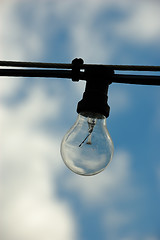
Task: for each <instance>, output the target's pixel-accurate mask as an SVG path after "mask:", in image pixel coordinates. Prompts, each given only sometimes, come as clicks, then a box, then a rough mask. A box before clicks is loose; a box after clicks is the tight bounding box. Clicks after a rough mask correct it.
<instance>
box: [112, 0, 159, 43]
mask: <svg viewBox="0 0 160 240" xmlns="http://www.w3.org/2000/svg"><path fill="white" fill-rule="evenodd" d="M126 10H127V11H128V9H126ZM159 10H160V4H159V2H158V1H141V2H140V1H135V2H134V4H133V2H130V8H129V12H130V14H129V15H128V19H124V20H123V21H121V22H120V23H119V24H117V26H116V28H115V30H116V31H117V32H118V34H119V36H121V37H122V38H124V39H128V40H129V41H130V42H135V43H138V44H145V43H147V44H148V43H154V42H155V41H156V42H158V41H159V37H160V15H159Z"/></svg>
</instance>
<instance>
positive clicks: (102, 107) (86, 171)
mask: <svg viewBox="0 0 160 240" xmlns="http://www.w3.org/2000/svg"><path fill="white" fill-rule="evenodd" d="M76 70H77V71H78V68H76ZM112 73H113V71H108V74H107V78H108V81H107V79H106V75H105V76H104V75H103V71H102V69H101V71H98V68H96V69H95V70H93V69H92V70H90V69H89V68H88V69H86V71H85V74H86V81H87V82H86V88H85V92H84V94H83V99H82V100H81V101H80V102H79V103H78V106H77V113H78V117H77V121H76V122H75V124H74V125H73V126H72V127H71V129H70V130H69V131H68V132H67V133H66V135H65V136H64V138H63V140H62V143H61V156H62V159H63V161H64V163H65V164H66V165H67V167H68V168H69V169H70V170H72V171H73V172H75V173H77V174H80V175H84V176H91V175H95V174H97V173H99V172H101V171H103V170H104V169H105V168H106V167H107V166H108V164H109V163H110V161H111V159H112V156H113V143H112V139H111V137H110V135H109V132H108V130H107V127H106V118H107V117H108V116H109V110H110V108H109V106H108V103H107V100H108V96H107V93H108V86H109V78H110V77H111V75H112ZM76 76H77V74H76ZM77 80H78V79H76V81H77Z"/></svg>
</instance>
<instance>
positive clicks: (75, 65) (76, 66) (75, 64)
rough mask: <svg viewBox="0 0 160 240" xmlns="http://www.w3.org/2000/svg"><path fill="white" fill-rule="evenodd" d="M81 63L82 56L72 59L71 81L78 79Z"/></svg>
mask: <svg viewBox="0 0 160 240" xmlns="http://www.w3.org/2000/svg"><path fill="white" fill-rule="evenodd" d="M83 63H84V61H83V59H82V58H75V59H73V61H72V81H73V82H78V81H79V75H80V69H81V66H82V65H83Z"/></svg>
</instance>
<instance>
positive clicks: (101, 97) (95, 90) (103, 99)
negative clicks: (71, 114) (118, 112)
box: [77, 71, 111, 118]
mask: <svg viewBox="0 0 160 240" xmlns="http://www.w3.org/2000/svg"><path fill="white" fill-rule="evenodd" d="M96 74H97V71H96ZM110 76H111V73H110V74H109V76H108V78H109V77H110ZM97 77H99V78H100V77H101V78H100V80H97V79H98V78H97ZM97 77H96V75H95V76H94V74H93V73H92V76H90V77H88V79H87V82H86V88H85V92H84V94H83V98H82V100H81V101H79V102H78V105H77V113H81V112H90V113H97V114H102V115H104V116H105V117H106V118H107V117H109V111H110V107H109V105H108V102H107V101H108V86H109V81H107V79H106V77H105V78H104V76H99V75H98V76H97Z"/></svg>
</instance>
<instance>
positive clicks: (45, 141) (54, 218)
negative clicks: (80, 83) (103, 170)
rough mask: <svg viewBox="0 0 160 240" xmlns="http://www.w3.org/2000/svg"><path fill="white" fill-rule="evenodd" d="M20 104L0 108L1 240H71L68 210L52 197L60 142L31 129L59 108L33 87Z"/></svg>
mask: <svg viewBox="0 0 160 240" xmlns="http://www.w3.org/2000/svg"><path fill="white" fill-rule="evenodd" d="M37 87H38V86H37ZM55 100H56V99H55ZM57 100H58V99H57ZM19 105H20V106H19ZM19 105H18V106H16V107H15V108H11V109H10V108H7V107H4V106H3V105H1V129H2V131H1V149H2V151H1V164H0V168H1V169H0V172H1V184H2V185H1V192H2V200H1V204H2V206H3V213H2V214H1V224H2V227H3V231H2V233H1V234H2V239H3V240H10V239H13V240H20V239H26V240H28V239H31V240H32V239H34V240H35V239H36V240H39V239H40V240H41V239H42V240H43V239H51V238H52V239H59V240H63V239H76V235H75V234H76V222H75V220H74V217H73V213H72V211H71V208H70V207H69V205H68V204H66V203H63V202H62V201H61V200H60V199H59V198H58V196H57V194H56V177H57V175H59V174H60V173H61V171H62V170H61V166H63V165H61V164H60V163H61V158H60V153H59V146H60V142H59V140H56V138H52V137H49V136H47V135H45V134H44V133H42V132H40V131H37V129H36V130H34V128H32V126H33V125H35V124H36V122H38V121H39V120H41V119H43V118H44V115H46V116H49V115H53V114H54V115H55V116H58V112H57V111H59V110H58V107H59V104H57V101H56V102H55V101H54V102H53V98H52V99H50V100H49V99H47V97H46V96H45V94H44V93H43V91H42V89H41V91H40V90H39V89H38V88H35V89H34V88H33V89H32V91H31V93H30V95H29V96H28V99H27V100H26V101H25V102H23V103H21V104H19Z"/></svg>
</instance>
